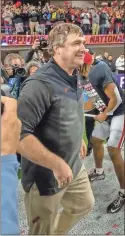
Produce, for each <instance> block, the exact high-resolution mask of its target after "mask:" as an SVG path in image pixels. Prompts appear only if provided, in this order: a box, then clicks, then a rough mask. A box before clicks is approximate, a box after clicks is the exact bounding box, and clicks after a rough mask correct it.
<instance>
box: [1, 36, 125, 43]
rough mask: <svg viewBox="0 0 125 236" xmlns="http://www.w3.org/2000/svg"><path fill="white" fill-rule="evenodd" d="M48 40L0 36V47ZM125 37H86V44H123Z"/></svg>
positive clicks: (36, 37) (33, 37) (31, 37)
mask: <svg viewBox="0 0 125 236" xmlns="http://www.w3.org/2000/svg"><path fill="white" fill-rule="evenodd" d="M40 38H45V39H47V38H48V35H2V36H1V46H17V45H18V46H24V45H25V46H26V45H32V44H33V42H34V40H35V39H40ZM124 42H125V35H124V34H120V35H86V44H88V45H96V44H98V45H99V44H100V45H101V44H123V43H124Z"/></svg>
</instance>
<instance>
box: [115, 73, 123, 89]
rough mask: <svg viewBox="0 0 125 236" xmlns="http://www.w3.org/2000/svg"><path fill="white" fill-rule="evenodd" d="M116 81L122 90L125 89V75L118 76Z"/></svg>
mask: <svg viewBox="0 0 125 236" xmlns="http://www.w3.org/2000/svg"><path fill="white" fill-rule="evenodd" d="M116 79H117V81H118V84H119V86H120V87H121V88H122V89H125V74H116Z"/></svg>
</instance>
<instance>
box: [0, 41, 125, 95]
mask: <svg viewBox="0 0 125 236" xmlns="http://www.w3.org/2000/svg"><path fill="white" fill-rule="evenodd" d="M44 43H47V42H46V41H43V44H44ZM40 45H41V43H40V41H39V40H38V39H36V40H35V41H34V44H33V45H32V48H31V49H30V50H29V51H28V52H27V53H26V55H25V58H22V57H21V56H20V55H19V54H16V53H10V54H8V55H7V56H6V57H5V59H4V62H3V64H2V73H1V83H2V84H3V85H2V86H4V90H6V92H7V91H10V89H11V93H12V95H13V96H14V97H15V98H18V96H19V90H20V85H21V83H22V82H23V81H24V79H25V78H27V77H28V76H30V75H32V74H33V73H35V71H36V70H37V69H39V68H40V67H41V66H42V65H43V64H45V63H47V62H48V61H49V59H50V55H49V52H48V49H47V48H44V49H42V48H41V46H40ZM87 50H90V49H87ZM90 51H91V50H90ZM92 54H94V55H95V58H96V60H102V61H104V62H105V63H106V64H107V65H108V66H109V67H110V69H111V71H112V72H113V73H119V74H123V73H125V59H124V53H122V54H121V55H119V57H118V58H117V59H116V60H115V59H114V58H113V56H112V55H111V54H109V53H108V52H104V54H103V53H101V52H100V53H99V54H96V52H94V51H92ZM17 78H18V79H17Z"/></svg>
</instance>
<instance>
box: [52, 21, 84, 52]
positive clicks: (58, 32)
mask: <svg viewBox="0 0 125 236" xmlns="http://www.w3.org/2000/svg"><path fill="white" fill-rule="evenodd" d="M70 34H76V35H79V36H83V32H82V29H81V28H80V27H79V26H77V25H75V24H71V23H62V24H59V25H57V26H55V27H54V28H53V29H52V30H51V31H50V33H49V35H48V45H49V54H50V55H51V56H53V55H54V46H59V47H63V46H64V43H65V41H66V39H67V36H68V35H70Z"/></svg>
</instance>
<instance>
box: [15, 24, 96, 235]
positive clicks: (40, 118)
mask: <svg viewBox="0 0 125 236" xmlns="http://www.w3.org/2000/svg"><path fill="white" fill-rule="evenodd" d="M48 43H49V48H50V54H51V56H52V58H51V60H50V61H49V62H48V63H47V64H46V65H44V66H43V67H42V68H41V69H40V70H38V71H37V72H36V73H35V74H34V75H32V76H31V77H30V78H28V79H27V80H26V81H25V82H24V84H23V86H22V91H21V94H20V97H19V102H18V103H19V104H18V115H19V118H20V120H21V121H22V134H21V141H20V144H19V148H18V152H19V153H20V154H21V155H22V156H23V157H24V158H22V184H23V188H24V190H25V192H26V198H25V203H26V209H27V216H28V223H29V234H33V235H34V234H58V235H60V234H66V233H67V232H68V231H69V230H70V229H71V228H72V227H73V225H74V224H75V223H77V222H78V221H79V220H80V219H81V218H82V217H84V216H85V214H86V213H88V212H90V211H91V209H92V208H93V205H94V197H93V193H92V190H91V187H90V183H89V180H88V175H87V172H86V170H85V167H84V165H83V161H82V158H84V157H85V156H86V146H85V144H84V141H83V140H82V137H83V123H84V122H83V109H82V108H83V98H82V92H83V91H82V88H79V77H78V76H77V74H76V73H75V72H74V71H75V69H76V68H79V66H80V65H82V64H83V57H84V54H85V46H84V44H85V38H84V37H83V35H82V31H81V29H80V28H79V27H78V26H76V25H72V24H65V23H63V24H60V25H58V26H56V27H55V28H54V29H53V30H52V31H51V32H50V34H49V37H48ZM27 159H28V160H27ZM34 163H35V164H34ZM60 206H62V207H63V210H62V212H61V213H60V214H57V213H58V210H59V208H60Z"/></svg>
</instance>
